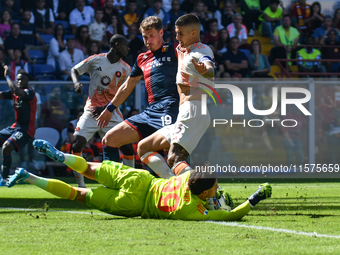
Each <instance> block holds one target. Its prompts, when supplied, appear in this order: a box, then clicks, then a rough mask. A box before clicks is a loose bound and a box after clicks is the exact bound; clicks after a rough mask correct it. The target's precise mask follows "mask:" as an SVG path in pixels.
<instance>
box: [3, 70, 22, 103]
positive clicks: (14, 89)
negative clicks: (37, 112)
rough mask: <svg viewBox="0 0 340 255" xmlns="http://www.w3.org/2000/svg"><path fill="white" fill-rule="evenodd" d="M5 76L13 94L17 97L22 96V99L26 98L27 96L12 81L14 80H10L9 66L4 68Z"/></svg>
mask: <svg viewBox="0 0 340 255" xmlns="http://www.w3.org/2000/svg"><path fill="white" fill-rule="evenodd" d="M4 70H5V72H4V75H5V77H6V80H7V83H8V87H9V88H10V90H11V91H12V93H13V94H14V95H16V96H20V97H24V96H25V92H24V91H23V90H21V89H19V87H17V86H16V85H15V84H14V82H13V81H12V79H11V78H10V76H9V74H10V71H9V69H8V66H6V65H5V66H4Z"/></svg>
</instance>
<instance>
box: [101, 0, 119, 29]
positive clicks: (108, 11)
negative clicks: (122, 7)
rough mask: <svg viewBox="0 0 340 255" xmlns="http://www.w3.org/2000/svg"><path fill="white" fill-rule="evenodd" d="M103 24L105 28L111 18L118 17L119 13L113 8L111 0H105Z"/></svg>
mask: <svg viewBox="0 0 340 255" xmlns="http://www.w3.org/2000/svg"><path fill="white" fill-rule="evenodd" d="M103 10H104V17H103V22H104V23H105V24H106V26H108V25H110V24H111V22H112V16H119V12H118V11H117V10H116V9H115V8H114V7H113V0H105V7H104V8H103Z"/></svg>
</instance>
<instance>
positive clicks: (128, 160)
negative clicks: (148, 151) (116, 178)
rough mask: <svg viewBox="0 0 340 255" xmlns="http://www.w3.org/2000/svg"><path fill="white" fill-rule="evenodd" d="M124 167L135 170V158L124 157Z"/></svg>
mask: <svg viewBox="0 0 340 255" xmlns="http://www.w3.org/2000/svg"><path fill="white" fill-rule="evenodd" d="M123 165H126V166H129V167H132V168H135V156H126V155H123Z"/></svg>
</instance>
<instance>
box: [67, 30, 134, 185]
mask: <svg viewBox="0 0 340 255" xmlns="http://www.w3.org/2000/svg"><path fill="white" fill-rule="evenodd" d="M129 50H130V49H129V46H128V40H127V39H126V38H125V37H124V36H122V35H114V36H112V37H111V39H110V50H109V52H108V53H102V54H98V55H92V56H90V57H88V58H87V59H85V60H84V61H82V62H80V63H78V64H77V65H76V66H74V67H73V68H72V70H71V77H72V81H73V84H74V89H75V90H76V91H77V93H78V94H82V89H81V87H82V86H83V85H82V84H81V83H80V82H79V76H80V75H82V74H84V73H85V72H89V74H90V77H91V81H90V86H89V96H88V99H87V101H86V104H85V107H84V114H83V115H82V116H81V118H80V119H79V121H78V123H77V127H76V129H75V132H74V143H73V144H72V153H73V154H75V155H81V152H82V151H83V149H84V147H85V145H86V143H87V141H88V140H89V139H91V137H92V136H93V134H94V133H96V132H98V133H99V135H100V136H101V137H103V136H104V135H105V133H106V132H107V131H109V130H110V129H111V128H112V127H114V126H116V125H117V124H119V123H120V122H122V121H123V116H122V114H121V112H120V111H119V109H118V108H117V109H116V110H115V111H114V113H113V114H112V118H111V120H110V124H109V125H108V126H107V127H105V128H100V127H98V126H97V121H96V118H97V117H98V116H99V115H100V113H101V112H102V111H103V110H104V109H105V107H106V105H107V104H108V103H110V101H111V100H112V98H113V97H114V96H115V94H116V92H117V90H118V88H119V87H120V85H121V84H123V82H124V81H125V80H126V78H127V77H128V76H129V74H130V73H131V68H130V66H129V65H128V64H127V63H126V62H124V61H123V60H122V59H121V58H123V57H125V56H126V55H127V54H128V53H129ZM121 150H122V152H123V154H124V155H128V156H130V157H131V156H133V155H134V150H133V148H132V145H131V144H130V145H125V146H124V147H123V146H122V147H121ZM103 158H104V160H113V161H116V162H119V152H118V148H113V147H107V146H103ZM124 164H126V165H129V166H131V167H134V161H132V162H130V161H125V162H124ZM74 174H75V176H76V180H77V183H78V186H79V187H84V186H85V183H84V177H83V176H82V175H80V174H78V173H77V172H74Z"/></svg>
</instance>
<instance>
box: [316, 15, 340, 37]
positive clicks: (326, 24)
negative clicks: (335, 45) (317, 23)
mask: <svg viewBox="0 0 340 255" xmlns="http://www.w3.org/2000/svg"><path fill="white" fill-rule="evenodd" d="M331 29H335V28H334V27H332V17H331V16H329V15H326V16H325V17H324V19H323V26H321V27H318V28H317V29H315V30H314V33H313V34H312V37H313V38H314V44H320V41H321V38H322V37H325V38H324V40H325V41H327V40H328V39H327V33H328V32H329V31H330V30H331ZM336 41H337V42H339V34H338V35H337V37H336Z"/></svg>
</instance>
